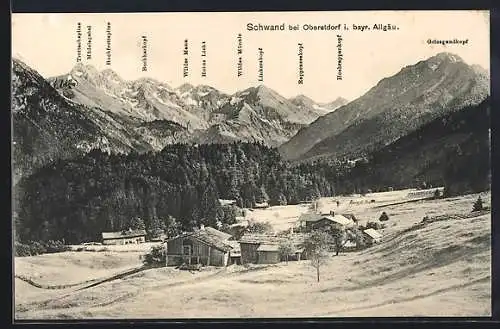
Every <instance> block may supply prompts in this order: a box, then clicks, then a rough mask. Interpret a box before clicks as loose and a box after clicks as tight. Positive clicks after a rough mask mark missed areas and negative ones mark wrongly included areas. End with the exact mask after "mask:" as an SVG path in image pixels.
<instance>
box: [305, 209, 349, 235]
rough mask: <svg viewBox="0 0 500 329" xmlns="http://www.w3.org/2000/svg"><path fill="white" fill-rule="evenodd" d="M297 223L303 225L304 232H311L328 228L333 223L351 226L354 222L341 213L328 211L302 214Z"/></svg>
mask: <svg viewBox="0 0 500 329" xmlns="http://www.w3.org/2000/svg"><path fill="white" fill-rule="evenodd" d="M299 224H300V226H301V227H305V230H306V232H311V231H313V230H322V229H329V228H331V227H332V226H333V225H341V226H343V227H352V226H354V225H355V222H354V220H352V219H349V218H347V217H345V216H343V215H338V214H334V213H333V212H330V214H314V213H312V214H311V213H309V214H302V216H300V218H299Z"/></svg>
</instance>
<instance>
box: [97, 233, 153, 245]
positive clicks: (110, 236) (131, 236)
mask: <svg viewBox="0 0 500 329" xmlns="http://www.w3.org/2000/svg"><path fill="white" fill-rule="evenodd" d="M144 242H146V231H145V230H125V231H119V232H102V244H106V245H123V244H137V243H144Z"/></svg>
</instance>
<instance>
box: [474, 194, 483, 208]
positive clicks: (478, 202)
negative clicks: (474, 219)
mask: <svg viewBox="0 0 500 329" xmlns="http://www.w3.org/2000/svg"><path fill="white" fill-rule="evenodd" d="M481 210H483V200H482V199H481V197H479V198H477V200H476V202H474V205H473V206H472V211H481Z"/></svg>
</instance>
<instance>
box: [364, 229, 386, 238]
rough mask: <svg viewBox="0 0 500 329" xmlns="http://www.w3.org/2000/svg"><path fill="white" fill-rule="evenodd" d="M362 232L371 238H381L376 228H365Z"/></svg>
mask: <svg viewBox="0 0 500 329" xmlns="http://www.w3.org/2000/svg"><path fill="white" fill-rule="evenodd" d="M363 232H364V233H366V234H367V235H368V236H369V237H371V238H372V239H380V238H382V234H380V233H379V232H377V231H376V230H374V229H372V228H369V229H366V230H364V231H363Z"/></svg>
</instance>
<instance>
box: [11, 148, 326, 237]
mask: <svg viewBox="0 0 500 329" xmlns="http://www.w3.org/2000/svg"><path fill="white" fill-rule="evenodd" d="M335 176H336V175H335V170H334V169H333V168H332V167H330V166H329V165H327V164H323V165H311V164H308V165H300V166H292V165H291V164H289V163H287V162H284V161H282V159H281V157H280V155H279V153H278V151H277V150H276V149H272V148H268V147H266V146H264V145H262V144H255V143H252V144H251V143H232V144H223V145H220V144H210V145H200V146H196V145H183V144H175V145H171V146H167V147H166V148H165V149H163V151H161V152H158V153H146V154H137V153H132V154H129V155H108V154H106V153H101V152H100V151H92V152H90V153H89V154H87V155H85V156H83V157H80V158H77V159H74V160H59V161H56V162H55V163H53V164H52V165H50V166H47V167H45V168H42V169H40V170H39V171H37V172H36V173H35V174H33V175H32V176H31V177H29V178H28V179H25V180H23V181H22V182H21V183H20V186H19V189H18V193H19V194H18V198H19V201H20V207H19V209H17V210H18V218H17V224H16V230H17V234H18V238H19V239H20V240H21V241H23V240H48V239H62V238H64V239H65V240H66V242H70V243H79V242H82V241H88V240H96V239H99V236H100V233H101V232H102V231H109V230H120V229H126V228H127V227H128V226H129V224H131V221H132V220H134V219H135V218H136V217H140V218H141V219H143V221H144V223H145V225H146V229H148V230H151V229H153V228H155V227H156V226H157V225H158V222H160V223H161V225H162V226H164V227H165V226H166V229H167V230H168V229H170V228H171V227H169V226H174V225H175V226H178V228H179V229H183V230H192V229H193V228H194V227H197V226H199V225H200V224H204V225H210V226H220V225H223V224H231V223H233V222H234V217H235V216H234V211H233V210H230V209H229V208H223V207H222V206H221V205H220V203H219V199H236V200H237V202H238V205H239V206H241V207H249V208H250V207H252V206H253V205H255V203H256V202H262V201H269V203H270V204H286V203H297V202H299V201H302V200H312V199H314V198H317V197H319V196H331V195H333V194H334V190H333V185H334V184H333V182H334V177H335Z"/></svg>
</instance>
